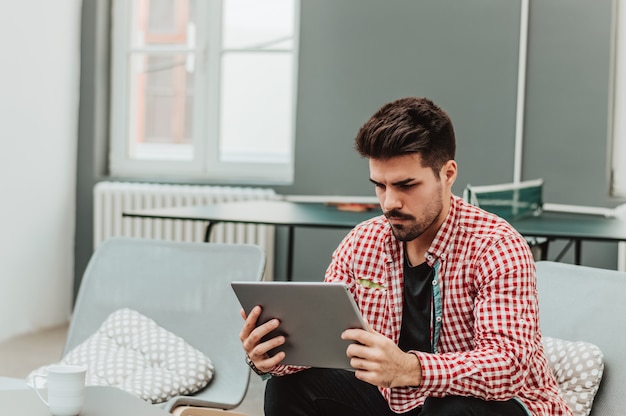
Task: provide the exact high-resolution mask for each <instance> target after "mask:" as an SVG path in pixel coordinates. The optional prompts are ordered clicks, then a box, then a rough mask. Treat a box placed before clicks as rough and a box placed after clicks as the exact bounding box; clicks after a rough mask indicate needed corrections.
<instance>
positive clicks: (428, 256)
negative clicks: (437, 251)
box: [426, 254, 434, 261]
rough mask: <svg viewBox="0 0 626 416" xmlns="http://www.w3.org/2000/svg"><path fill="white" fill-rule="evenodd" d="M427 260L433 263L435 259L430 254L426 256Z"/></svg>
mask: <svg viewBox="0 0 626 416" xmlns="http://www.w3.org/2000/svg"><path fill="white" fill-rule="evenodd" d="M426 259H427V260H428V261H433V259H434V257H433V256H432V255H431V254H429V255H427V256H426Z"/></svg>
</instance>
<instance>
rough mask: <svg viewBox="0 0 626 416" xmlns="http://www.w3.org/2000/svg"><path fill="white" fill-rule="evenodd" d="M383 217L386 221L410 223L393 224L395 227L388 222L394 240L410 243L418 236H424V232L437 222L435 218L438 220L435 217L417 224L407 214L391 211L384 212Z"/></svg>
mask: <svg viewBox="0 0 626 416" xmlns="http://www.w3.org/2000/svg"><path fill="white" fill-rule="evenodd" d="M385 217H387V219H393V218H398V219H403V220H408V221H410V222H408V223H404V224H395V225H394V224H392V223H391V222H390V223H389V225H391V231H392V232H393V235H394V236H395V237H396V240H398V241H412V240H415V239H416V238H418V237H419V236H420V235H422V234H424V231H426V230H427V229H428V228H429V227H430V226H431V225H432V224H433V223H434V222H435V221H437V218H439V215H435V216H434V217H433V218H431V219H430V221H429V222H427V223H418V222H417V221H416V220H415V217H414V216H412V215H408V214H402V213H401V212H398V211H396V210H391V211H389V212H386V213H385Z"/></svg>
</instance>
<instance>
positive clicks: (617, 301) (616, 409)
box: [537, 261, 626, 416]
mask: <svg viewBox="0 0 626 416" xmlns="http://www.w3.org/2000/svg"><path fill="white" fill-rule="evenodd" d="M537 290H538V294H539V307H540V309H539V316H540V325H541V330H542V334H543V336H544V338H552V337H554V338H556V339H560V340H567V341H571V342H580V343H584V344H585V345H586V343H590V344H592V346H596V347H597V349H599V351H601V355H602V357H601V358H602V360H603V369H602V372H601V381H600V383H599V389H597V393H596V394H595V398H594V399H593V403H591V404H590V405H591V413H589V414H590V415H591V416H623V415H626V400H625V399H626V272H618V271H614V270H605V269H598V268H593V267H586V266H576V265H571V264H565V263H555V262H550V261H539V262H537ZM544 344H545V343H544ZM546 355H548V352H546ZM570 407H571V406H570Z"/></svg>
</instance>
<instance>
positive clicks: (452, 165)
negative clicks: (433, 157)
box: [439, 160, 457, 186]
mask: <svg viewBox="0 0 626 416" xmlns="http://www.w3.org/2000/svg"><path fill="white" fill-rule="evenodd" d="M439 174H440V175H441V179H442V180H444V181H445V182H446V184H448V185H449V186H452V185H453V184H454V181H456V174H457V166H456V161H454V160H448V161H447V162H446V163H445V164H444V165H443V166H442V167H441V172H439Z"/></svg>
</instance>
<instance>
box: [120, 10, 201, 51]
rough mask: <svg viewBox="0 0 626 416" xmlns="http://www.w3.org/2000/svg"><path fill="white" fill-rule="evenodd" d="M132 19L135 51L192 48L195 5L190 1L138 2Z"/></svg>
mask: <svg viewBox="0 0 626 416" xmlns="http://www.w3.org/2000/svg"><path fill="white" fill-rule="evenodd" d="M132 10H133V14H132V19H131V32H130V34H131V45H132V47H133V48H145V47H150V46H165V47H168V46H169V47H172V46H175V47H180V46H191V45H192V44H193V43H194V41H195V40H194V39H191V38H190V37H192V36H193V33H190V31H189V28H190V27H193V24H192V23H194V15H195V2H194V1H190V0H134V1H133V8H132Z"/></svg>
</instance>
